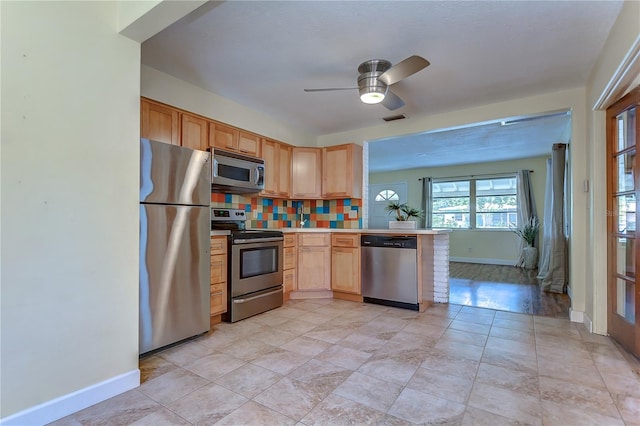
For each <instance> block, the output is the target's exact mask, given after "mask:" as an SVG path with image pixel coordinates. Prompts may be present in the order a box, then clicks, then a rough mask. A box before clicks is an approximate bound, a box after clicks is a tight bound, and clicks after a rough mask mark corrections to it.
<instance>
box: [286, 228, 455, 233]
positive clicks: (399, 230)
mask: <svg viewBox="0 0 640 426" xmlns="http://www.w3.org/2000/svg"><path fill="white" fill-rule="evenodd" d="M280 230H281V231H282V232H285V233H292V232H294V233H300V232H332V233H351V234H389V235H439V234H448V233H450V232H451V230H450V229H338V228H280Z"/></svg>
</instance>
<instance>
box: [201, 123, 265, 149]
mask: <svg viewBox="0 0 640 426" xmlns="http://www.w3.org/2000/svg"><path fill="white" fill-rule="evenodd" d="M209 144H210V146H212V147H213V148H220V149H224V150H227V151H235V152H238V153H240V154H246V155H250V156H252V157H259V156H260V136H258V135H256V134H253V133H249V132H245V131H243V130H240V129H237V128H235V127H232V126H228V125H226V124H222V123H218V122H217V121H211V122H210V123H209Z"/></svg>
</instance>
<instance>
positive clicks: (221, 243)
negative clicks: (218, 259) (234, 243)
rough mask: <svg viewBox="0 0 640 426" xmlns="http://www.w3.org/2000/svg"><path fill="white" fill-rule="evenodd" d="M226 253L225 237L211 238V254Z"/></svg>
mask: <svg viewBox="0 0 640 426" xmlns="http://www.w3.org/2000/svg"><path fill="white" fill-rule="evenodd" d="M226 253H227V237H211V254H226Z"/></svg>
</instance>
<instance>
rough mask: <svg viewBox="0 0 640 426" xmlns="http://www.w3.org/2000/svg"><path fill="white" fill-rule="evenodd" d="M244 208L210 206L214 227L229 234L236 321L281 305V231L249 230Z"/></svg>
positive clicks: (231, 310)
mask: <svg viewBox="0 0 640 426" xmlns="http://www.w3.org/2000/svg"><path fill="white" fill-rule="evenodd" d="M246 220H247V216H246V214H245V212H244V210H236V209H222V208H212V209H211V229H225V230H229V231H230V232H231V235H229V237H228V241H229V247H228V249H229V250H228V253H229V255H228V268H227V274H228V275H227V285H228V295H229V296H228V300H227V313H226V314H223V316H222V319H223V320H224V321H227V322H236V321H240V320H242V319H245V318H248V317H250V316H253V315H256V314H259V313H261V312H265V311H268V310H270V309H274V308H277V307H278V306H282V302H283V293H282V275H283V274H282V244H283V240H284V238H283V235H282V232H280V231H271V230H257V229H251V230H248V229H246Z"/></svg>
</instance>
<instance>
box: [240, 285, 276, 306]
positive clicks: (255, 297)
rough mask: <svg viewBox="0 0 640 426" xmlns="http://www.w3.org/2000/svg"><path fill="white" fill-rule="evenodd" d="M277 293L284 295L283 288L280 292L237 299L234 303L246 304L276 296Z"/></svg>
mask: <svg viewBox="0 0 640 426" xmlns="http://www.w3.org/2000/svg"><path fill="white" fill-rule="evenodd" d="M276 293H282V288H280V289H279V290H274V291H270V292H269V293H265V294H260V295H258V296H253V297H247V298H246V299H235V300H234V301H233V303H246V302H250V301H252V300H255V299H260V298H263V297H265V296H271V295H272V294H276Z"/></svg>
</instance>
